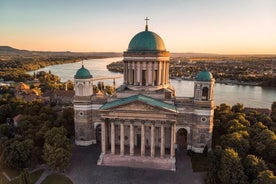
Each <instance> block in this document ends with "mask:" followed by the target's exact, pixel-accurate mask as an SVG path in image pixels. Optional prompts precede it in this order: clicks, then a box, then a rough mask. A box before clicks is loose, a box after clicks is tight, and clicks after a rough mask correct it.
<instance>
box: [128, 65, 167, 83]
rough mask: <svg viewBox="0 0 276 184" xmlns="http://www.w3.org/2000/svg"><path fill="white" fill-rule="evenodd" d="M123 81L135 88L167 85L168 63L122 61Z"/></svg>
mask: <svg viewBox="0 0 276 184" xmlns="http://www.w3.org/2000/svg"><path fill="white" fill-rule="evenodd" d="M124 81H125V83H126V84H130V85H135V86H159V85H164V84H168V83H169V61H124Z"/></svg>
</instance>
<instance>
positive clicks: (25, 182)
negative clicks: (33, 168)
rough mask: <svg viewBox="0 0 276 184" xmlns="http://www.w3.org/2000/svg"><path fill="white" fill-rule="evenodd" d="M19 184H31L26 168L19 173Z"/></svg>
mask: <svg viewBox="0 0 276 184" xmlns="http://www.w3.org/2000/svg"><path fill="white" fill-rule="evenodd" d="M20 184H31V178H30V173H29V170H28V168H24V169H23V171H22V172H21V173H20Z"/></svg>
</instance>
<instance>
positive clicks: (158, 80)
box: [157, 61, 161, 85]
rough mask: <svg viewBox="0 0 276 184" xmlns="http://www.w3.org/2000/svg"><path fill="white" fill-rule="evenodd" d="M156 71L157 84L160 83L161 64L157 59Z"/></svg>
mask: <svg viewBox="0 0 276 184" xmlns="http://www.w3.org/2000/svg"><path fill="white" fill-rule="evenodd" d="M157 68H158V72H157V75H158V76H157V85H161V64H160V61H158V66H157Z"/></svg>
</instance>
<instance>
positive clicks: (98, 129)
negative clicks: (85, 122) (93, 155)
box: [94, 123, 102, 143]
mask: <svg viewBox="0 0 276 184" xmlns="http://www.w3.org/2000/svg"><path fill="white" fill-rule="evenodd" d="M94 127H95V130H96V131H95V132H96V141H97V143H101V140H102V139H101V138H102V129H101V128H102V126H101V123H99V124H97V125H96V126H95V124H94Z"/></svg>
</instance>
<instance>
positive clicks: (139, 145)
mask: <svg viewBox="0 0 276 184" xmlns="http://www.w3.org/2000/svg"><path fill="white" fill-rule="evenodd" d="M136 138H137V147H141V134H137V137H136Z"/></svg>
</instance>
